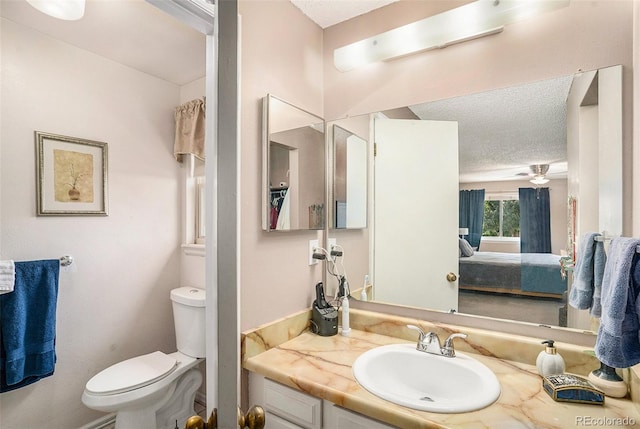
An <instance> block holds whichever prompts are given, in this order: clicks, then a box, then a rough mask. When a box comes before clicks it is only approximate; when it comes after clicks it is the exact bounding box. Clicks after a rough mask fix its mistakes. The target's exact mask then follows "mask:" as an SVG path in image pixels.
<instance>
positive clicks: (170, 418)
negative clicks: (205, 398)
mask: <svg viewBox="0 0 640 429" xmlns="http://www.w3.org/2000/svg"><path fill="white" fill-rule="evenodd" d="M171 301H172V306H173V320H174V323H175V328H176V344H177V346H178V351H177V352H174V353H171V354H164V353H162V352H159V351H156V352H153V353H149V354H146V355H143V356H138V357H134V358H131V359H128V360H125V361H123V362H120V363H117V364H115V365H112V366H110V367H109V368H107V369H105V370H103V371H101V372H100V373H98V374H96V375H95V376H94V377H93V378H91V380H89V381H88V382H87V384H86V386H85V389H84V393H83V394H82V402H83V403H84V404H85V405H86V406H87V407H89V408H92V409H94V410H99V411H104V412H116V429H131V428H135V429H156V428H158V429H174V428H175V427H176V421H177V422H178V423H177V425H178V426H177V427H179V428H182V427H184V423H185V422H186V421H187V419H188V418H189V417H191V416H193V415H195V414H196V413H195V411H194V408H193V401H194V399H195V394H196V391H197V390H198V388H199V387H200V384H202V375H201V373H200V371H199V370H198V368H197V365H198V363H199V362H201V361H202V360H203V358H204V357H205V291H204V290H202V289H196V288H192V287H180V288H177V289H173V290H172V291H171Z"/></svg>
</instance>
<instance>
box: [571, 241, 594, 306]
mask: <svg viewBox="0 0 640 429" xmlns="http://www.w3.org/2000/svg"><path fill="white" fill-rule="evenodd" d="M598 235H599V234H598V233H595V232H588V233H586V234H585V235H584V237H583V238H582V241H581V242H580V248H579V249H578V255H577V258H576V259H577V260H576V266H575V268H574V269H573V284H572V286H571V292H570V293H569V305H571V306H572V307H574V308H577V309H579V310H586V309H588V308H591V305H592V304H593V292H594V288H595V286H594V265H593V264H594V254H595V243H596V240H595V239H596V237H597V236H598Z"/></svg>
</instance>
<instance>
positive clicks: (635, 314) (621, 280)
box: [595, 237, 640, 368]
mask: <svg viewBox="0 0 640 429" xmlns="http://www.w3.org/2000/svg"><path fill="white" fill-rule="evenodd" d="M639 245H640V239H637V238H625V237H620V238H614V239H613V240H612V241H611V245H610V246H609V259H608V261H607V265H606V266H605V270H604V279H603V281H602V299H601V303H602V318H601V319H600V328H599V329H598V337H597V338H596V346H595V352H596V356H597V357H598V359H600V362H602V363H604V364H606V365H609V366H611V367H613V368H628V367H630V366H633V365H635V364H637V363H640V337H639V335H640V302H638V299H637V298H638V292H640V263H639V262H638V260H639V259H640V255H639V254H638V253H637V248H638V246H639Z"/></svg>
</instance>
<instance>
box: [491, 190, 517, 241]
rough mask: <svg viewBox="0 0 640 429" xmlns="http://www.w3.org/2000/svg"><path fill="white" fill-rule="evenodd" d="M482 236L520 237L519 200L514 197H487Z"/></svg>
mask: <svg viewBox="0 0 640 429" xmlns="http://www.w3.org/2000/svg"><path fill="white" fill-rule="evenodd" d="M482 236H483V237H520V202H519V201H518V199H517V198H514V197H504V196H500V197H495V196H493V197H487V199H485V201H484V222H483V224H482Z"/></svg>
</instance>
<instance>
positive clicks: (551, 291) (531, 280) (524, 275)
mask: <svg viewBox="0 0 640 429" xmlns="http://www.w3.org/2000/svg"><path fill="white" fill-rule="evenodd" d="M459 287H460V289H463V290H477V291H484V292H496V293H510V294H518V295H529V296H545V297H551V298H562V295H563V293H564V292H565V291H566V290H567V280H566V279H563V278H562V277H561V276H560V256H559V255H554V254H551V253H499V252H475V253H474V254H473V255H472V256H468V257H461V258H460V280H459Z"/></svg>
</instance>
